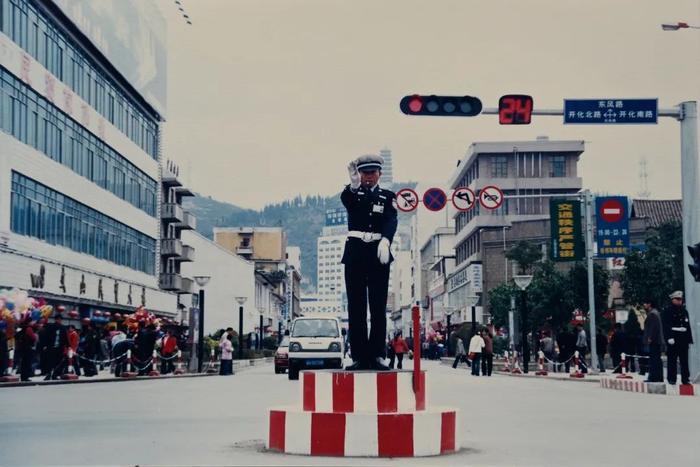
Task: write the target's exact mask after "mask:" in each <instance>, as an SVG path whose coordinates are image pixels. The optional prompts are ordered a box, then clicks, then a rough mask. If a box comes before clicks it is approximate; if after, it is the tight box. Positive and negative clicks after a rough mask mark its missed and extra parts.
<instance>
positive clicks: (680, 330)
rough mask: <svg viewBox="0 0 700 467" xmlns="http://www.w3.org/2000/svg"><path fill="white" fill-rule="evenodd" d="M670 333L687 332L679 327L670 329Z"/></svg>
mask: <svg viewBox="0 0 700 467" xmlns="http://www.w3.org/2000/svg"><path fill="white" fill-rule="evenodd" d="M671 331H678V332H685V331H687V329H686V328H684V327H679V328H671Z"/></svg>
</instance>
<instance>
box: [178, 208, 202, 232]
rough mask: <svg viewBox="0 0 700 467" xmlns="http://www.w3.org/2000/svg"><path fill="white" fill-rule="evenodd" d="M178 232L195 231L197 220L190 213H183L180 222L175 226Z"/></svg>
mask: <svg viewBox="0 0 700 467" xmlns="http://www.w3.org/2000/svg"><path fill="white" fill-rule="evenodd" d="M175 227H176V228H178V229H180V230H196V229H197V218H196V217H194V214H192V213H191V212H187V211H183V213H182V218H181V219H180V222H178V223H177V225H175Z"/></svg>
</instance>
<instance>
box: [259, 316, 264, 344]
mask: <svg viewBox="0 0 700 467" xmlns="http://www.w3.org/2000/svg"><path fill="white" fill-rule="evenodd" d="M262 341H263V315H262V313H260V338H259V339H258V350H262V348H263V346H262Z"/></svg>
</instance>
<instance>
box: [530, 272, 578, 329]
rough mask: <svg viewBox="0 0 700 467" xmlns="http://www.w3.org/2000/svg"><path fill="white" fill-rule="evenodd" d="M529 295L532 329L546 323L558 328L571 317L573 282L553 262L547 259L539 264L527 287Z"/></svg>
mask: <svg viewBox="0 0 700 467" xmlns="http://www.w3.org/2000/svg"><path fill="white" fill-rule="evenodd" d="M527 296H528V307H529V309H530V313H529V315H528V316H529V319H528V321H529V322H528V326H529V328H530V329H538V328H540V327H542V326H544V325H545V324H549V326H550V327H551V328H552V329H558V328H559V327H561V326H562V325H564V324H565V323H568V321H569V319H570V318H571V311H572V310H573V307H572V300H571V283H570V281H569V277H568V276H567V275H565V274H563V273H561V272H560V271H558V270H557V269H556V268H555V267H554V263H553V262H551V261H545V262H543V263H541V264H539V265H538V267H537V270H536V271H535V274H534V277H533V278H532V283H531V284H530V286H529V287H528V288H527Z"/></svg>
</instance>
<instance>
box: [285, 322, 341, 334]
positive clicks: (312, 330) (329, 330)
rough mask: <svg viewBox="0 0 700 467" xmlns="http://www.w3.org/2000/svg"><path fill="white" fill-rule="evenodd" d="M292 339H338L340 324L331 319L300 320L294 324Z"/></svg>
mask: <svg viewBox="0 0 700 467" xmlns="http://www.w3.org/2000/svg"><path fill="white" fill-rule="evenodd" d="M292 337H338V324H337V323H336V322H335V321H332V320H329V319H300V320H297V321H296V322H295V323H294V329H293V330H292Z"/></svg>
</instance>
